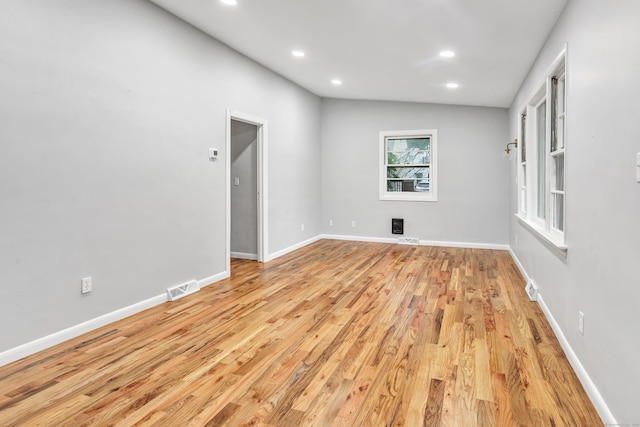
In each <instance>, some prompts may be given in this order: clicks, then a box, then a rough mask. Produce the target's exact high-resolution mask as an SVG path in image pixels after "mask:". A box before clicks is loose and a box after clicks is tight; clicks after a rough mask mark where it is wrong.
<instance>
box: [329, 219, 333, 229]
mask: <svg viewBox="0 0 640 427" xmlns="http://www.w3.org/2000/svg"><path fill="white" fill-rule="evenodd" d="M329 225H330V226H331V227H333V220H332V219H330V220H329Z"/></svg>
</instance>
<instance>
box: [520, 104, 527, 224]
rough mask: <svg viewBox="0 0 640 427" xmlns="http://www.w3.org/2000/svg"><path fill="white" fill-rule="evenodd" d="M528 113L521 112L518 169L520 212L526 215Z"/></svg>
mask: <svg viewBox="0 0 640 427" xmlns="http://www.w3.org/2000/svg"><path fill="white" fill-rule="evenodd" d="M526 128H527V113H526V112H523V113H521V114H520V153H519V154H520V155H519V157H518V159H519V162H520V168H519V171H518V181H519V184H520V185H519V187H520V193H519V196H518V197H519V201H520V203H519V206H520V208H519V209H520V212H521V213H522V214H524V215H526V213H527V135H526V132H525V130H526Z"/></svg>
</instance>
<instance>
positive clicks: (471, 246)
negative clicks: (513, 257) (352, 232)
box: [322, 234, 509, 251]
mask: <svg viewBox="0 0 640 427" xmlns="http://www.w3.org/2000/svg"><path fill="white" fill-rule="evenodd" d="M322 238H323V239H330V240H350V241H354V242H371V243H396V244H404V245H406V243H399V242H398V239H397V238H393V237H368V236H347V235H335V234H323V235H322ZM419 242H420V243H418V246H442V247H449V248H469V249H494V250H501V251H507V250H509V245H500V244H495V243H471V242H447V241H441V240H420V241H419Z"/></svg>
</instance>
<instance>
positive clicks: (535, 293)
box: [524, 280, 539, 301]
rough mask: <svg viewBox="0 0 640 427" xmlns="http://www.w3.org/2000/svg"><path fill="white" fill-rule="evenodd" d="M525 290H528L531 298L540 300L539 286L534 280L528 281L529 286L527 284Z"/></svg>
mask: <svg viewBox="0 0 640 427" xmlns="http://www.w3.org/2000/svg"><path fill="white" fill-rule="evenodd" d="M524 290H525V291H526V292H527V295H528V296H529V299H530V300H531V301H537V300H538V292H539V290H538V286H536V284H535V283H533V281H532V280H531V281H529V283H527V286H525V288H524Z"/></svg>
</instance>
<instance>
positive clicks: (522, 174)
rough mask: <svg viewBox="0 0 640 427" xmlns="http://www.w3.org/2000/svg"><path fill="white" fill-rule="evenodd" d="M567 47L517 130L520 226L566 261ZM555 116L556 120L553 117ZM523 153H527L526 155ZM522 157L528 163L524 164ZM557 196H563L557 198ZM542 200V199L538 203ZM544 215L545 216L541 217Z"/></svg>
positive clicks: (529, 102) (529, 105)
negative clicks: (558, 84)
mask: <svg viewBox="0 0 640 427" xmlns="http://www.w3.org/2000/svg"><path fill="white" fill-rule="evenodd" d="M566 56H567V55H566V47H565V49H564V50H563V51H562V52H561V53H560V55H558V57H557V58H556V60H555V61H554V62H553V64H552V65H551V67H549V71H548V72H547V73H546V75H545V79H544V82H542V83H541V84H540V85H538V86H537V88H536V90H535V91H534V93H533V94H532V95H531V96H530V97H529V98H528V101H527V104H526V105H525V106H524V107H523V108H522V109H520V113H519V114H518V129H519V131H518V132H519V138H520V141H522V140H524V141H525V144H524V146H522V144H521V147H519V148H520V149H519V150H518V156H517V157H518V160H517V162H518V175H517V177H518V178H517V179H518V183H517V184H518V185H517V188H518V212H517V214H516V216H517V217H518V219H519V221H520V223H521V224H523V225H524V226H525V227H526V228H528V229H529V230H530V231H532V232H533V234H534V235H536V237H538V238H539V239H540V240H541V241H542V242H543V243H545V244H546V245H547V246H548V247H549V248H550V249H551V250H552V251H553V252H555V253H556V254H558V255H560V256H562V257H566V252H567V245H566V227H567V222H566V162H567V154H566V140H567V138H566V129H567V126H566V120H567V117H566V98H567V84H566V75H567V73H566ZM554 80H558V81H562V83H563V84H562V92H560V91H559V90H558V91H556V90H552V85H554V84H555V83H554ZM559 99H561V100H562V107H563V108H558V104H557V103H558V100H559ZM543 102H546V111H545V117H544V118H542V120H544V123H545V135H544V138H542V139H539V138H538V135H537V131H538V123H539V119H540V118H539V117H537V116H536V113H537V111H538V107H539V106H540V105H541V104H542V103H543ZM552 114H555V117H552ZM523 115H524V116H525V117H526V121H525V123H526V126H523V123H522V120H523V119H522V116H523ZM554 134H555V135H556V140H557V141H558V142H557V143H558V145H559V146H560V144H561V147H557V149H556V150H555V151H554V152H551V147H552V145H551V144H552V142H551V140H552V136H553V135H554ZM540 141H542V143H543V144H544V147H543V148H544V150H542V153H544V154H543V155H544V158H543V160H544V170H543V171H542V173H543V174H544V177H542V181H540V183H542V184H543V185H542V186H540V185H539V181H538V178H539V172H540V170H539V165H540V156H539V154H540V151H539V150H538V149H539V148H540V146H539V142H540ZM523 149H524V150H526V152H523ZM523 154H524V155H525V157H526V162H523ZM559 156H562V163H563V164H562V166H563V170H564V171H565V173H564V175H563V177H562V178H563V179H562V180H561V181H562V182H559V184H560V186H561V188H556V183H557V182H558V181H556V175H555V173H556V168H555V165H556V163H555V158H556V157H559ZM539 187H542V191H543V192H544V194H540V193H539ZM556 195H561V197H558V196H556ZM539 196H542V197H540V199H539ZM555 198H560V199H562V208H561V209H560V210H558V209H554V208H555V206H556V205H555V204H554V203H555ZM539 200H542V201H543V202H544V209H543V211H542V212H539V210H538V206H539ZM539 213H542V215H539ZM558 213H561V215H562V217H561V218H560V221H561V223H562V227H561V228H562V229H559V228H557V227H555V224H559V222H558V218H559V217H558V216H557V214H558Z"/></svg>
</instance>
